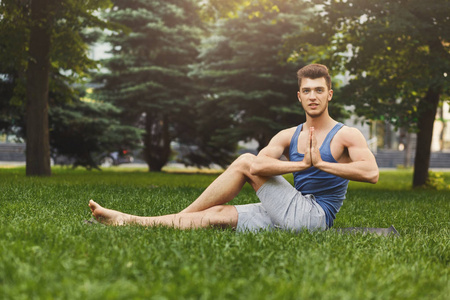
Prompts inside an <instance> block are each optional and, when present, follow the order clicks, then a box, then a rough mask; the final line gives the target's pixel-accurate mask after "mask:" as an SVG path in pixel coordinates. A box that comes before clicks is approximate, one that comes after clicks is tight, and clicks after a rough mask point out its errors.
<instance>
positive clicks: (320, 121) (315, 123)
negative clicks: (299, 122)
mask: <svg viewBox="0 0 450 300" xmlns="http://www.w3.org/2000/svg"><path fill="white" fill-rule="evenodd" d="M335 124H336V121H335V120H333V119H332V118H331V117H330V116H329V115H328V114H326V113H324V114H322V115H321V116H320V117H316V118H312V117H309V116H306V122H305V125H304V126H305V127H306V128H310V127H314V129H315V130H319V131H320V130H322V129H327V128H329V127H331V126H334V125H335Z"/></svg>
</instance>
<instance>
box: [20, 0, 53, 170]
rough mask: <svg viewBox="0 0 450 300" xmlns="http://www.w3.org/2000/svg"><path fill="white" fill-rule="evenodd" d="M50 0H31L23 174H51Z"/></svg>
mask: <svg viewBox="0 0 450 300" xmlns="http://www.w3.org/2000/svg"><path fill="white" fill-rule="evenodd" d="M49 7H50V0H33V1H31V20H32V26H31V31H30V50H29V55H30V57H29V61H28V69H27V74H26V75H27V111H26V123H27V124H26V130H27V133H26V135H27V139H26V142H27V146H26V174H27V176H36V175H37V176H50V175H51V168H50V144H49V132H48V84H49V74H50V41H51V21H50V19H49V18H50V13H49Z"/></svg>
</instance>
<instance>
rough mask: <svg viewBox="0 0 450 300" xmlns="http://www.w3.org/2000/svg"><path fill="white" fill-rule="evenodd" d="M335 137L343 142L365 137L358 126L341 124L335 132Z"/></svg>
mask: <svg viewBox="0 0 450 300" xmlns="http://www.w3.org/2000/svg"><path fill="white" fill-rule="evenodd" d="M335 139H337V140H340V141H342V142H343V143H344V144H345V143H346V142H351V141H355V140H361V139H362V140H364V141H365V138H364V136H363V134H362V133H361V131H359V129H358V128H355V127H351V126H346V125H344V126H342V128H341V129H340V130H339V131H338V132H337V133H336V136H335Z"/></svg>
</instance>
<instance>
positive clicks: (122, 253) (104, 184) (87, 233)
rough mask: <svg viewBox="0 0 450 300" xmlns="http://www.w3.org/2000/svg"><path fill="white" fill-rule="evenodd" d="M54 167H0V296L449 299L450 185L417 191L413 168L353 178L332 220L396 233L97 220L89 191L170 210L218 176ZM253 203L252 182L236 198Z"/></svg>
mask: <svg viewBox="0 0 450 300" xmlns="http://www.w3.org/2000/svg"><path fill="white" fill-rule="evenodd" d="M119 170H122V171H119ZM53 173H54V176H53V177H52V178H45V179H43V178H26V177H25V171H24V169H23V168H18V169H0V189H1V191H2V193H1V195H0V203H1V208H0V295H2V297H3V298H5V299H29V298H38V299H41V298H42V299H46V298H70V299H119V298H123V299H156V298H161V299H241V298H245V299H337V298H338V299H433V300H444V299H446V298H447V296H448V294H449V292H450V291H449V286H448V263H449V259H450V257H449V251H448V245H449V236H450V235H449V230H448V224H447V220H448V209H446V208H448V200H447V199H448V192H444V191H426V190H411V188H410V185H409V186H408V184H410V181H411V180H410V177H411V172H406V171H402V172H382V173H381V177H380V182H379V183H378V184H377V185H367V184H362V183H354V184H353V183H352V185H351V186H350V189H349V192H348V195H347V199H346V201H345V203H344V206H343V207H342V209H341V212H340V213H339V214H338V217H337V220H336V224H335V226H336V227H351V226H367V227H387V226H390V225H391V224H394V226H395V227H396V228H397V229H398V230H399V232H400V234H401V236H400V237H398V238H386V237H378V236H374V235H370V234H369V235H362V234H355V235H341V234H338V233H337V232H335V231H333V230H329V231H326V232H316V233H308V232H303V233H300V234H293V233H290V232H282V231H272V232H261V233H258V234H251V233H243V234H236V233H235V232H233V231H232V230H229V229H226V230H220V229H213V228H211V229H204V230H188V231H178V230H174V229H169V228H152V229H149V228H142V227H138V226H126V227H120V228H119V227H105V226H101V225H93V226H89V225H85V224H84V223H83V222H82V221H83V220H85V219H89V218H90V217H91V215H90V212H89V208H88V207H87V201H88V200H89V199H90V198H94V199H96V200H98V201H99V202H100V203H101V204H104V205H106V206H108V207H111V208H114V209H120V210H124V211H126V212H129V213H134V214H139V215H151V214H166V213H173V212H177V211H179V210H180V209H182V208H184V207H185V206H186V205H188V204H189V203H190V202H191V201H192V200H193V199H194V198H195V197H196V196H197V195H198V194H199V193H201V192H202V190H203V189H204V188H205V187H206V186H207V185H208V184H209V183H210V182H211V181H212V180H214V178H216V176H213V175H186V174H167V173H159V174H154V173H148V172H145V170H132V171H123V169H112V170H111V171H109V170H108V171H104V172H86V171H84V170H71V169H60V168H54V170H53ZM444 176H446V178H450V174H449V173H444ZM291 179H292V178H290V180H291ZM256 201H258V200H257V198H256V196H255V194H254V192H253V191H252V190H251V188H250V187H245V189H244V190H243V191H242V192H241V194H240V195H239V196H238V198H237V199H236V200H235V201H234V202H233V203H234V204H244V203H250V202H256Z"/></svg>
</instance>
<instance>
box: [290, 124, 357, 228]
mask: <svg viewBox="0 0 450 300" xmlns="http://www.w3.org/2000/svg"><path fill="white" fill-rule="evenodd" d="M342 126H344V124H342V123H337V124H336V125H335V126H334V127H333V129H331V131H330V132H329V133H328V134H327V136H326V138H325V140H324V141H323V143H322V145H321V146H320V149H319V151H320V155H321V157H322V160H324V161H327V162H331V163H337V161H336V160H335V159H334V157H333V155H331V149H330V143H331V140H332V139H333V137H334V136H335V134H336V133H337V132H338V131H339V129H341V128H342ZM302 128H303V124H300V125H299V126H298V127H297V129H296V131H295V133H294V135H293V136H292V139H291V144H290V147H289V159H290V160H291V161H302V160H303V158H304V156H305V155H304V154H300V153H298V136H299V135H300V132H301V131H302ZM348 182H349V180H348V179H344V178H341V177H338V176H336V175H332V174H330V173H326V172H324V171H321V170H319V169H317V168H315V167H310V168H308V169H306V170H303V171H300V172H294V185H295V188H296V189H297V190H298V191H300V192H301V193H302V194H304V195H308V194H312V195H314V197H315V198H316V201H317V203H318V204H319V205H320V206H321V207H322V208H323V210H324V211H325V215H326V221H327V225H328V228H330V227H332V226H333V223H334V219H335V218H336V213H338V212H339V209H340V208H341V206H342V203H343V202H344V199H345V194H346V193H347V187H348Z"/></svg>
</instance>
